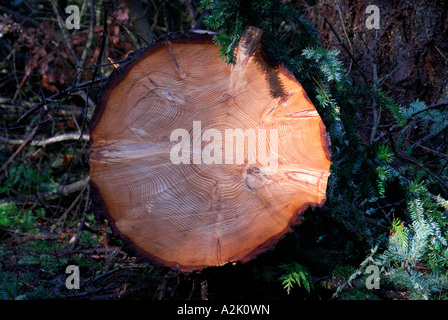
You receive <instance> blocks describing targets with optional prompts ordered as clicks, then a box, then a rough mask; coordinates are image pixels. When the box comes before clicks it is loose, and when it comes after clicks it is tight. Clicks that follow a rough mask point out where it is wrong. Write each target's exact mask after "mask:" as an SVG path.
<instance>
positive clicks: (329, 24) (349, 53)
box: [324, 18, 370, 84]
mask: <svg viewBox="0 0 448 320" xmlns="http://www.w3.org/2000/svg"><path fill="white" fill-rule="evenodd" d="M324 20H325V23H326V24H328V26H329V27H330V29H331V31H332V32H333V34H334V35H335V36H336V38H337V40H338V41H339V44H340V45H341V46H342V48H344V50H345V52H347V54H348V55H349V57H350V59H352V61H353V63H354V64H355V66H356V68H357V69H358V70H359V72H360V73H361V76H362V78H363V79H364V81H365V83H367V84H370V81H369V80H368V79H367V76H366V73H365V72H364V70H363V69H362V68H361V67H360V66H359V64H358V62H356V60H355V57H354V56H353V55H352V54H351V52H350V50H348V48H347V47H346V46H345V44H344V41H342V39H341V38H340V37H339V35H338V34H337V32H336V30H334V28H333V26H332V25H331V23H330V22H329V21H328V20H327V18H324Z"/></svg>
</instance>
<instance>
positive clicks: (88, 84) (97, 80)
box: [17, 77, 107, 123]
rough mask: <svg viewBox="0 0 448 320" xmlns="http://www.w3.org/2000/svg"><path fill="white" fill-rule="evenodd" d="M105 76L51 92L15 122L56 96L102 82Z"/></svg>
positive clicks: (56, 97)
mask: <svg viewBox="0 0 448 320" xmlns="http://www.w3.org/2000/svg"><path fill="white" fill-rule="evenodd" d="M106 79H107V77H104V78H103V77H100V78H94V80H89V81H85V82H82V83H79V84H77V85H74V86H72V87H68V88H66V89H64V90H62V91H60V92H57V93H55V94H53V95H52V96H50V97H48V98H46V99H44V100H43V101H41V102H39V103H38V104H37V105H35V106H34V107H32V108H31V109H29V110H28V111H26V112H25V113H24V114H23V115H22V116H21V117H20V118H19V119H18V120H17V123H19V122H20V121H22V120H23V119H24V118H26V117H27V116H29V115H30V114H31V113H33V112H35V111H36V110H38V109H40V108H42V107H44V106H45V105H46V104H47V103H48V102H49V101H52V100H56V99H58V98H60V97H61V96H63V95H65V94H71V93H72V92H73V91H76V90H79V89H82V88H86V87H89V86H91V85H93V84H96V83H100V82H103V81H104V80H106Z"/></svg>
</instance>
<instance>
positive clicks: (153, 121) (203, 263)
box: [90, 27, 331, 271]
mask: <svg viewBox="0 0 448 320" xmlns="http://www.w3.org/2000/svg"><path fill="white" fill-rule="evenodd" d="M261 35H262V31H261V30H260V29H257V28H254V27H248V28H247V29H246V30H245V32H244V33H243V35H242V38H241V41H240V44H239V46H238V48H237V50H236V57H237V63H236V64H235V65H227V64H226V63H225V62H224V61H223V60H222V59H221V58H220V57H219V46H218V45H216V44H214V43H213V41H212V37H211V36H210V35H195V36H193V37H184V36H173V35H171V36H166V37H162V38H161V40H159V41H158V42H156V43H154V44H153V45H151V46H150V47H148V48H147V49H145V50H143V51H142V52H139V53H138V54H135V55H134V60H133V61H132V62H131V63H129V64H127V65H125V66H124V67H122V68H119V69H117V70H116V71H114V73H113V74H112V75H111V77H110V79H109V81H108V85H107V87H106V90H105V91H104V93H103V95H102V98H101V99H100V103H99V104H98V110H97V112H96V115H95V117H94V119H93V121H92V123H91V127H90V140H91V154H90V164H91V172H90V183H91V186H92V193H93V200H94V203H95V211H96V213H97V214H98V215H99V216H103V217H106V218H107V219H108V220H109V221H110V223H111V225H112V228H113V229H114V231H115V232H116V233H117V234H119V235H120V236H121V237H123V238H124V239H125V240H126V242H127V243H128V244H130V245H131V247H133V248H134V249H135V250H136V251H137V252H138V253H140V254H141V255H143V256H145V257H148V258H149V259H151V260H152V261H154V262H156V263H159V264H162V265H166V266H169V267H172V268H179V269H180V270H182V271H192V270H200V269H202V268H205V267H209V266H219V265H223V264H226V263H228V262H233V261H248V260H250V259H252V258H254V257H255V256H256V255H257V254H259V253H260V252H262V251H264V250H265V249H267V248H270V247H272V246H274V245H275V244H276V243H277V242H278V241H279V239H281V238H282V237H283V236H284V235H285V234H286V233H287V232H288V231H290V230H291V227H292V226H294V225H296V224H297V223H299V221H300V215H301V214H302V213H303V211H304V210H306V209H307V208H308V207H310V206H321V205H322V204H323V203H324V202H325V200H326V187H327V180H328V177H329V174H330V171H329V167H330V164H331V162H330V154H329V150H328V145H329V140H328V137H327V134H326V131H325V126H324V125H323V122H322V119H321V118H320V116H319V114H318V113H317V111H316V109H315V108H314V106H313V105H312V103H311V102H310V100H309V99H308V97H307V95H306V93H305V91H304V90H303V88H302V86H301V84H300V83H299V82H298V81H297V80H296V79H295V78H294V76H293V75H292V74H291V73H290V72H289V71H288V70H287V69H286V68H284V67H283V66H282V65H281V64H279V65H273V64H271V63H268V61H270V59H266V57H267V56H266V54H265V51H264V50H263V46H262V45H261V44H260V40H261Z"/></svg>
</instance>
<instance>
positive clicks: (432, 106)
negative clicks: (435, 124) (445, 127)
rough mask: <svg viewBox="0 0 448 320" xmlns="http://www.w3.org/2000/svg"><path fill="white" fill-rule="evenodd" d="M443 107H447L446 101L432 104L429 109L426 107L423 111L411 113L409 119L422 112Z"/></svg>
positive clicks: (447, 101) (447, 102)
mask: <svg viewBox="0 0 448 320" xmlns="http://www.w3.org/2000/svg"><path fill="white" fill-rule="evenodd" d="M443 106H448V100H443V101H440V102H439V103H436V104H433V105H431V106H429V107H427V108H425V109H423V110H420V111H417V112H415V113H413V114H412V115H411V117H413V116H415V115H417V114H419V113H422V112H425V111H428V110H431V109H436V108H440V107H443Z"/></svg>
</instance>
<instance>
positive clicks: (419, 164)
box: [397, 152, 448, 190]
mask: <svg viewBox="0 0 448 320" xmlns="http://www.w3.org/2000/svg"><path fill="white" fill-rule="evenodd" d="M397 156H398V157H399V158H401V159H403V160H406V161H408V162H410V163H413V164H415V165H417V166H419V167H420V168H422V169H423V170H424V171H426V172H427V173H428V174H429V175H430V176H431V177H433V178H434V179H436V180H437V181H439V182H440V184H441V185H442V186H443V187H444V188H445V189H446V190H448V185H447V184H446V183H445V182H443V180H442V179H440V177H438V176H437V175H436V174H434V173H433V172H432V171H431V170H429V169H428V168H426V167H425V166H424V165H423V164H422V163H420V162H418V161H417V160H414V159H412V158H411V157H408V156H407V155H405V154H404V153H401V152H399V153H398V154H397Z"/></svg>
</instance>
